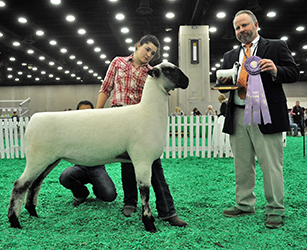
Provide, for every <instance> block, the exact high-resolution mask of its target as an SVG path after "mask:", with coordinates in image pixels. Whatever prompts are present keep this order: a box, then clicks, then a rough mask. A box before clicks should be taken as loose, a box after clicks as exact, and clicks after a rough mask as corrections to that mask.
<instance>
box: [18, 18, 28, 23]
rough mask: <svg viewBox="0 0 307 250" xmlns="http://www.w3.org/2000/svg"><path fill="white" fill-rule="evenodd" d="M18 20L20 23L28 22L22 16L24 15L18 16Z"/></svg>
mask: <svg viewBox="0 0 307 250" xmlns="http://www.w3.org/2000/svg"><path fill="white" fill-rule="evenodd" d="M18 22H20V23H26V22H28V20H27V19H26V18H24V17H19V18H18Z"/></svg>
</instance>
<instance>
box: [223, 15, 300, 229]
mask: <svg viewBox="0 0 307 250" xmlns="http://www.w3.org/2000/svg"><path fill="white" fill-rule="evenodd" d="M233 25H234V29H235V34H236V38H237V40H238V41H239V42H241V46H240V47H239V48H236V49H233V50H231V51H228V52H226V53H225V54H224V62H223V68H225V69H228V68H232V66H233V64H234V62H236V61H238V62H240V64H241V67H240V69H239V72H238V76H239V75H240V72H241V69H242V62H243V57H244V56H246V50H247V47H250V46H249V44H251V47H250V55H251V56H252V55H255V56H258V57H260V58H261V60H260V61H259V62H258V65H259V66H260V68H261V73H260V75H261V80H262V85H263V89H264V93H265V96H266V100H267V105H268V110H269V114H270V117H271V123H266V124H264V121H263V117H261V123H260V124H254V122H253V118H252V119H251V123H250V125H249V124H245V122H244V112H245V101H246V100H245V98H244V97H243V98H242V97H239V94H238V93H239V92H240V91H241V90H242V89H238V90H235V91H233V90H232V91H231V92H230V94H229V101H228V103H227V112H226V117H225V123H224V128H223V132H225V133H228V134H230V142H231V146H232V150H233V154H234V165H235V174H236V203H237V204H236V206H235V207H232V208H229V209H226V210H224V211H223V215H224V216H227V217H237V216H241V215H252V214H254V213H255V203H256V196H255V194H254V187H255V175H256V170H255V167H256V162H255V157H257V159H258V163H259V165H260V167H261V169H262V172H263V182H264V191H265V197H266V200H267V205H266V207H265V211H266V214H267V219H266V226H267V227H268V228H279V227H281V226H282V225H283V216H284V212H285V207H284V184H283V172H282V167H283V144H282V132H283V131H289V130H290V127H289V117H288V110H287V103H286V102H287V100H286V96H285V93H284V91H283V88H282V83H292V82H296V81H297V80H298V79H299V69H298V67H297V65H296V63H295V61H294V59H293V57H292V56H291V52H290V50H289V48H288V46H287V44H286V43H285V42H284V41H282V40H271V39H264V38H262V37H260V36H259V34H258V25H259V24H258V21H257V18H256V17H255V15H254V14H253V13H252V12H251V11H249V10H242V11H239V12H238V13H237V14H236V15H235V18H234V20H233ZM246 45H247V46H246ZM238 79H239V77H238ZM219 80H220V82H221V83H222V84H228V83H230V82H231V81H232V79H231V78H230V77H227V78H225V77H222V78H221V79H219ZM248 87H249V86H248V81H247V89H248ZM221 92H223V91H221ZM224 92H225V91H224Z"/></svg>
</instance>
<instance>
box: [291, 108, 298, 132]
mask: <svg viewBox="0 0 307 250" xmlns="http://www.w3.org/2000/svg"><path fill="white" fill-rule="evenodd" d="M289 122H290V128H293V137H298V126H297V124H296V123H294V122H293V121H292V118H291V114H290V113H289ZM290 132H291V131H290Z"/></svg>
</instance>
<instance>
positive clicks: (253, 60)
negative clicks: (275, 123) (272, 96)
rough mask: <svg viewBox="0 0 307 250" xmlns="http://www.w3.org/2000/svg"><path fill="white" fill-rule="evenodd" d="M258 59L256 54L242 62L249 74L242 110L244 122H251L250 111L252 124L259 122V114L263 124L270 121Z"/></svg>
mask: <svg viewBox="0 0 307 250" xmlns="http://www.w3.org/2000/svg"><path fill="white" fill-rule="evenodd" d="M260 60H261V58H260V57H258V56H251V57H249V58H247V59H246V61H245V64H244V67H245V70H246V72H247V73H248V74H249V78H248V86H247V93H246V102H245V111H244V124H249V125H250V124H251V116H252V113H253V120H254V124H261V114H262V117H263V122H264V124H267V123H272V121H271V116H270V112H269V109H268V104H267V100H266V97H265V93H264V89H263V84H262V81H261V76H260V72H261V68H260V66H259V61H260Z"/></svg>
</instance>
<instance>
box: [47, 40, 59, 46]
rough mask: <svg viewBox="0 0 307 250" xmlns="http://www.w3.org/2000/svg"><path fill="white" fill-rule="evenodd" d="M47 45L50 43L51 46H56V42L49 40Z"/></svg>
mask: <svg viewBox="0 0 307 250" xmlns="http://www.w3.org/2000/svg"><path fill="white" fill-rule="evenodd" d="M49 43H50V44H51V45H56V44H57V42H56V41H55V40H51V41H50V42H49Z"/></svg>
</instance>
